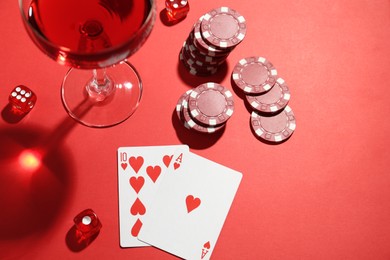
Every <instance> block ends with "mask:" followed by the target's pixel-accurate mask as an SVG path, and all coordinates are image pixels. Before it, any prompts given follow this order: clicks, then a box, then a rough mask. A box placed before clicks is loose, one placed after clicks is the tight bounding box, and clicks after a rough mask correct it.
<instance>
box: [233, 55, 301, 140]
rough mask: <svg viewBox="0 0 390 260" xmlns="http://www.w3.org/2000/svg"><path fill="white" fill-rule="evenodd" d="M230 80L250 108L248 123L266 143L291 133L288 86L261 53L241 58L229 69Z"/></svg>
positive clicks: (284, 138)
mask: <svg viewBox="0 0 390 260" xmlns="http://www.w3.org/2000/svg"><path fill="white" fill-rule="evenodd" d="M232 82H233V85H234V86H235V87H237V88H238V89H239V90H240V91H242V92H243V93H244V94H245V99H246V101H247V104H248V105H249V107H250V108H251V110H252V113H251V127H252V130H253V132H254V133H255V135H256V136H257V137H259V138H260V139H261V140H262V141H265V142H266V143H281V142H284V141H286V140H287V139H288V138H290V136H291V135H292V134H293V132H294V130H295V127H296V122H295V116H294V113H293V111H292V109H291V107H289V106H288V102H289V100H290V90H289V88H288V86H287V84H286V82H285V81H284V80H283V79H282V78H281V77H279V76H278V73H277V70H276V69H275V67H274V66H273V65H272V63H271V62H269V61H268V60H267V59H265V58H263V57H258V56H255V57H248V58H244V59H241V60H240V61H239V62H238V63H237V64H236V65H235V67H234V69H233V72H232Z"/></svg>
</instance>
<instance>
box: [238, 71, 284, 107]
mask: <svg viewBox="0 0 390 260" xmlns="http://www.w3.org/2000/svg"><path fill="white" fill-rule="evenodd" d="M246 100H247V101H248V103H249V104H250V106H251V107H252V108H253V109H254V110H256V111H257V112H260V113H268V114H275V113H278V112H280V111H282V110H283V109H284V108H285V107H286V106H287V104H288V101H289V100H290V90H289V88H288V86H287V84H286V82H285V81H284V80H283V79H282V78H278V79H277V80H276V83H275V85H274V86H273V87H272V88H271V90H270V91H268V92H266V93H265V94H262V95H256V96H252V95H246Z"/></svg>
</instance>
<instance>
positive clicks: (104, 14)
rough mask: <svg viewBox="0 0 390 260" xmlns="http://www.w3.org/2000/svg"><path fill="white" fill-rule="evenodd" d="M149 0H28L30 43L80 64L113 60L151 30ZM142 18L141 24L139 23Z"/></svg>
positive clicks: (126, 53)
mask: <svg viewBox="0 0 390 260" xmlns="http://www.w3.org/2000/svg"><path fill="white" fill-rule="evenodd" d="M151 2H152V1H151V0H33V1H32V2H31V4H30V7H29V9H28V11H26V13H27V14H26V16H27V21H28V23H30V25H31V27H33V28H34V29H35V30H28V31H29V33H30V36H31V37H32V38H33V40H34V41H35V43H36V44H37V45H38V47H40V48H41V49H42V50H43V51H44V52H45V53H46V54H48V55H49V56H50V57H52V58H54V59H55V60H57V61H58V62H59V63H63V64H67V65H70V66H74V67H79V68H97V67H105V66H108V65H112V64H115V63H117V62H119V61H121V60H124V59H125V58H126V57H128V56H130V55H131V54H132V53H133V52H135V51H136V50H137V49H138V48H139V47H140V46H141V45H142V43H143V42H144V41H145V39H146V38H147V36H148V34H149V33H150V30H151V26H152V25H153V22H154V20H153V19H151V18H150V17H149V16H150V13H151V11H152V3H151ZM145 23H146V26H143V25H144V24H145Z"/></svg>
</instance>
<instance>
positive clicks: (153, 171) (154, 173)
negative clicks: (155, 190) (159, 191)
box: [146, 165, 161, 182]
mask: <svg viewBox="0 0 390 260" xmlns="http://www.w3.org/2000/svg"><path fill="white" fill-rule="evenodd" d="M146 173H147V174H148V176H149V177H150V179H152V181H153V182H156V181H157V179H158V177H159V176H160V174H161V167H160V166H158V165H156V166H154V167H153V166H148V167H146Z"/></svg>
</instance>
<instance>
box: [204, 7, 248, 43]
mask: <svg viewBox="0 0 390 260" xmlns="http://www.w3.org/2000/svg"><path fill="white" fill-rule="evenodd" d="M201 33H202V37H203V39H204V40H205V41H207V42H208V43H209V44H211V45H213V46H216V47H217V48H223V49H225V48H233V47H235V46H236V45H238V44H239V43H240V42H241V41H242V40H243V39H244V37H245V34H246V21H245V18H244V17H243V16H242V15H240V14H239V13H238V12H237V11H235V10H233V9H231V8H229V7H220V8H216V9H213V10H211V11H210V12H208V13H206V14H205V15H204V16H203V19H202V22H201Z"/></svg>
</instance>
